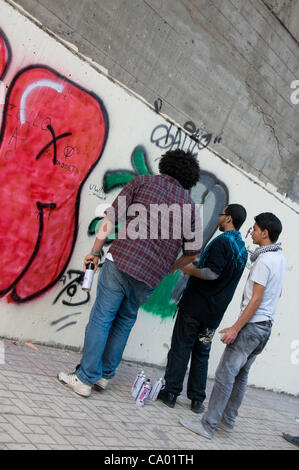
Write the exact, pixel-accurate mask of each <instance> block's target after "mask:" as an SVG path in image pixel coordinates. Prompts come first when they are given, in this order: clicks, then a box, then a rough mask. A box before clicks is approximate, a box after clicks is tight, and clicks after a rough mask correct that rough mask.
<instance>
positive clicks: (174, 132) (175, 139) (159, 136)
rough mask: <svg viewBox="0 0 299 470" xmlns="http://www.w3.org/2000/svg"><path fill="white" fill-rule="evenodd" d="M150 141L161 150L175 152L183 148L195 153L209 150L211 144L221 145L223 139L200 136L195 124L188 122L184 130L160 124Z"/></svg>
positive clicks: (205, 135) (211, 135)
mask: <svg viewBox="0 0 299 470" xmlns="http://www.w3.org/2000/svg"><path fill="white" fill-rule="evenodd" d="M185 131H187V132H188V133H187V132H185ZM150 140H151V142H152V143H153V144H155V145H156V146H157V147H159V148H160V149H165V150H173V149H174V148H181V149H182V150H185V151H190V152H191V153H194V152H196V151H198V150H203V149H205V148H207V147H208V145H209V144H210V143H211V142H214V143H215V144H217V143H220V142H221V140H222V137H219V136H215V137H214V138H213V134H211V133H204V134H201V135H200V131H199V129H198V128H196V126H195V124H194V123H193V122H192V121H187V122H186V123H185V124H184V129H181V128H179V127H176V126H174V125H173V124H168V125H166V124H159V125H158V126H156V127H154V129H153V130H152V133H151V137H150Z"/></svg>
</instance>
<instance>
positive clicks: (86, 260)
mask: <svg viewBox="0 0 299 470" xmlns="http://www.w3.org/2000/svg"><path fill="white" fill-rule="evenodd" d="M89 263H93V264H94V272H96V270H97V269H98V264H99V257H98V256H96V255H93V254H92V253H89V254H88V255H86V256H85V258H84V272H85V271H86V266H87V264H89Z"/></svg>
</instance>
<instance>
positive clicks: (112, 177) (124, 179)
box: [104, 171, 136, 193]
mask: <svg viewBox="0 0 299 470" xmlns="http://www.w3.org/2000/svg"><path fill="white" fill-rule="evenodd" d="M134 176H136V175H133V174H130V173H126V172H124V171H123V172H120V171H117V172H114V173H107V174H106V175H105V182H104V189H105V192H106V193H107V192H109V191H110V190H111V189H113V188H114V187H116V186H120V185H122V186H123V185H125V184H127V183H129V181H131V179H133V178H134Z"/></svg>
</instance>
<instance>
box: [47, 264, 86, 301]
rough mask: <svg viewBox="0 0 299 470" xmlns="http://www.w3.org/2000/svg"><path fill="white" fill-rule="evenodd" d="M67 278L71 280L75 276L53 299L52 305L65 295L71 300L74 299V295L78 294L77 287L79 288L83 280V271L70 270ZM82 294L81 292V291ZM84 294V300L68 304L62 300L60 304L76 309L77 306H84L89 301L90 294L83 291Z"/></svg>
mask: <svg viewBox="0 0 299 470" xmlns="http://www.w3.org/2000/svg"><path fill="white" fill-rule="evenodd" d="M67 273H68V276H69V278H70V279H71V277H72V276H73V275H77V277H75V278H74V279H73V280H71V281H70V282H69V283H68V284H67V285H66V286H65V287H64V288H63V289H62V290H61V291H60V293H59V294H58V295H57V297H56V298H55V300H54V302H53V305H54V304H55V303H56V302H57V301H58V299H59V298H60V297H61V296H62V295H63V294H64V293H66V294H67V295H68V296H69V297H70V298H71V299H72V298H73V297H75V295H76V294H77V292H78V287H79V286H81V284H82V281H83V278H84V271H80V270H76V269H70V270H69V271H68V272H67ZM82 292H83V291H82ZM84 292H85V294H86V298H85V299H84V300H82V301H79V302H68V301H66V300H62V303H63V304H64V305H68V306H69V307H76V306H78V305H84V304H86V303H87V302H88V301H89V299H90V294H89V292H88V291H84Z"/></svg>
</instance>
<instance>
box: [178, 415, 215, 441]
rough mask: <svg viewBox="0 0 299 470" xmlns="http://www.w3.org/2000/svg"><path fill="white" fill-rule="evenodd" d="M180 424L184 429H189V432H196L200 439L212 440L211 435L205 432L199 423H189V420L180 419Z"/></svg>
mask: <svg viewBox="0 0 299 470" xmlns="http://www.w3.org/2000/svg"><path fill="white" fill-rule="evenodd" d="M180 424H182V425H183V426H184V427H185V428H187V429H189V430H190V431H193V432H196V434H199V435H200V436H202V437H205V438H206V439H212V437H213V434H212V433H210V432H208V431H206V430H205V428H204V427H203V425H202V424H201V422H200V421H198V420H197V421H190V420H189V419H183V418H181V419H180Z"/></svg>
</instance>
